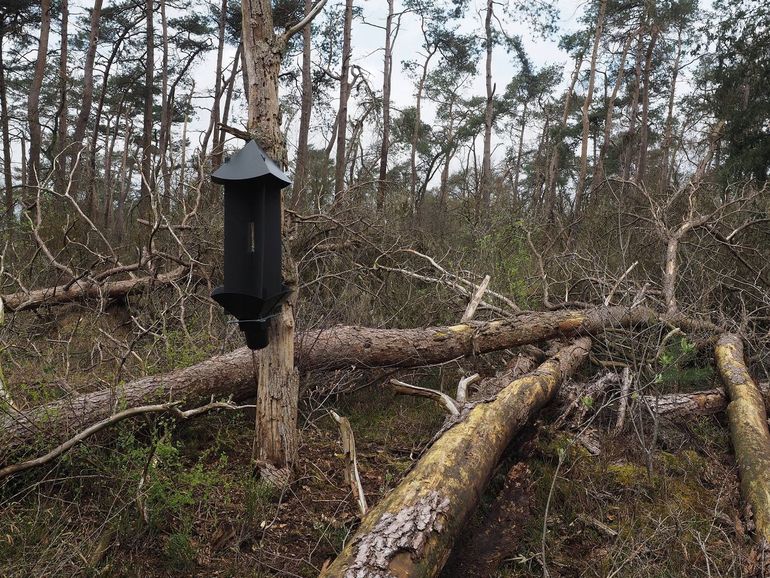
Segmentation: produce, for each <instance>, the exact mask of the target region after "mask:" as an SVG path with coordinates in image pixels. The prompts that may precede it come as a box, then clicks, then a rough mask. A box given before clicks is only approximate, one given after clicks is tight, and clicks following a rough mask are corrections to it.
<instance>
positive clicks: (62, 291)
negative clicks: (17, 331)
mask: <svg viewBox="0 0 770 578" xmlns="http://www.w3.org/2000/svg"><path fill="white" fill-rule="evenodd" d="M188 271H189V268H188V267H185V266H179V267H177V268H175V269H173V270H172V271H169V272H168V273H161V274H159V275H154V276H153V275H148V276H146V277H135V278H133V279H123V280H119V281H102V282H96V283H95V282H93V281H89V280H87V279H81V280H78V281H75V282H73V283H68V284H66V285H57V286H55V287H45V288H44V289H34V290H32V291H19V292H17V293H9V294H7V295H0V300H1V301H2V302H3V303H4V304H5V308H6V309H7V310H8V311H26V310H30V309H37V308H38V307H42V306H43V305H62V304H64V303H72V302H73V301H82V300H84V299H102V298H111V299H117V298H119V297H125V296H126V295H129V294H131V293H135V292H136V291H140V290H143V289H144V288H146V287H153V286H156V285H167V284H169V283H173V282H174V281H177V280H179V279H181V278H182V277H184V276H185V275H186V274H187V272H188Z"/></svg>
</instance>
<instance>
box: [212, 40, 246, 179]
mask: <svg viewBox="0 0 770 578" xmlns="http://www.w3.org/2000/svg"><path fill="white" fill-rule="evenodd" d="M242 52H243V42H239V43H238V47H237V48H236V49H235V56H234V57H233V68H232V69H231V70H230V78H229V79H228V80H227V94H226V95H225V105H224V109H223V110H222V122H223V123H225V124H227V121H228V119H229V118H230V103H231V102H232V101H233V91H234V90H235V77H236V75H237V74H238V70H239V68H238V65H239V63H240V62H241V53H242ZM225 137H226V134H225V131H224V129H220V131H219V141H218V142H219V150H218V151H216V152H215V156H214V157H212V163H214V166H219V165H221V164H222V155H223V154H224V147H225Z"/></svg>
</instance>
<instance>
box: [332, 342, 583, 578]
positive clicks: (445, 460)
mask: <svg viewBox="0 0 770 578" xmlns="http://www.w3.org/2000/svg"><path fill="white" fill-rule="evenodd" d="M590 347H591V340H590V339H589V338H581V339H578V340H577V341H576V342H575V343H574V344H573V345H571V346H568V347H565V348H564V349H562V350H561V351H560V352H558V353H557V354H556V355H555V356H554V357H552V358H551V359H549V360H547V361H546V362H545V363H543V364H542V365H541V366H540V367H538V369H537V370H536V371H534V372H533V373H531V374H529V375H526V376H524V377H522V378H520V379H517V380H515V381H512V382H511V383H510V384H509V385H508V386H507V387H506V388H505V389H503V390H502V391H501V392H500V394H499V395H498V396H497V398H496V399H494V400H493V401H490V402H481V403H478V404H476V405H475V406H474V407H472V408H469V409H468V411H467V412H466V413H465V414H464V416H462V418H461V419H460V421H458V422H457V423H456V424H455V425H453V426H452V427H451V428H449V429H448V430H447V431H446V432H445V433H444V434H443V435H442V436H441V437H439V438H438V439H437V440H436V441H435V443H434V444H433V445H432V446H431V447H430V449H428V451H427V452H426V453H425V455H423V457H422V458H421V459H420V460H419V461H418V462H417V464H416V465H415V466H414V468H413V469H412V471H411V472H409V474H407V476H406V477H405V478H404V479H403V481H402V482H401V483H400V484H399V485H398V486H397V487H396V488H395V489H394V490H393V491H392V492H391V493H390V494H389V495H388V496H386V497H385V498H384V499H383V500H381V501H380V503H379V504H377V506H375V507H374V508H373V509H371V510H370V511H369V513H368V514H367V515H366V516H365V517H364V519H363V520H362V522H361V526H360V527H359V529H358V531H357V532H356V534H355V536H354V537H353V538H352V539H351V540H350V542H349V543H348V544H347V546H346V547H345V548H344V549H343V551H342V553H341V554H340V555H339V556H338V557H337V559H336V560H335V561H334V562H333V563H332V564H331V565H330V566H329V567H328V568H327V569H326V570H325V571H323V572H322V573H321V576H322V577H323V578H343V577H344V578H358V577H361V578H363V577H368V578H386V577H393V576H409V577H410V578H417V577H428V576H437V575H438V573H439V572H440V571H441V568H442V567H443V565H444V563H445V561H446V559H447V556H448V555H449V553H450V551H451V549H452V545H453V543H454V540H455V538H456V537H457V535H458V533H459V532H460V530H461V529H462V527H463V524H464V523H465V520H466V518H467V517H468V515H469V514H470V513H471V512H472V511H473V509H474V507H475V506H476V503H477V501H478V498H479V496H481V494H482V493H483V491H484V488H485V487H486V485H487V483H488V481H489V478H490V476H491V475H492V471H493V469H494V467H495V465H496V464H497V462H498V460H499V459H500V456H501V455H502V453H503V451H504V450H505V448H506V446H507V445H508V444H509V443H510V442H511V440H512V439H513V437H514V435H515V434H516V433H517V432H518V431H519V429H520V428H521V427H522V426H523V425H524V424H526V422H527V421H528V420H529V419H531V418H532V416H533V415H535V414H536V413H537V412H538V410H539V409H540V408H542V407H543V406H544V405H545V404H547V403H548V402H549V401H550V400H551V399H552V398H553V397H554V395H555V394H556V391H557V390H558V388H559V385H560V383H561V382H562V380H563V379H564V378H565V377H566V376H568V375H570V374H571V373H573V372H574V370H575V369H576V368H577V367H578V366H579V365H580V363H581V362H582V361H583V360H584V359H585V358H586V357H587V355H588V350H589V349H590Z"/></svg>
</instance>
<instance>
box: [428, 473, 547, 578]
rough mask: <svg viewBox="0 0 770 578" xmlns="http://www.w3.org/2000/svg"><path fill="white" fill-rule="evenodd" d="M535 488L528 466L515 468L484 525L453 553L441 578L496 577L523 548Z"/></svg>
mask: <svg viewBox="0 0 770 578" xmlns="http://www.w3.org/2000/svg"><path fill="white" fill-rule="evenodd" d="M534 486H535V484H534V481H533V479H532V473H531V472H530V471H529V468H528V467H527V464H525V463H523V462H519V463H516V464H514V465H513V466H512V467H511V469H510V470H508V473H507V474H506V476H505V482H504V483H503V489H502V490H501V491H500V493H499V494H498V495H497V496H495V499H494V501H493V502H492V505H491V506H490V507H489V511H488V512H487V514H486V515H485V516H484V520H483V522H482V523H481V524H480V526H479V527H478V528H477V529H476V531H474V532H473V533H472V534H470V535H469V536H468V541H467V542H461V543H460V544H459V545H458V548H455V549H454V551H453V552H452V556H451V558H450V559H449V562H447V566H446V568H445V569H444V572H443V573H442V576H443V577H444V578H465V577H466V576H494V575H495V572H497V569H498V568H499V567H500V565H501V564H502V563H503V560H504V559H505V558H507V557H509V556H514V555H515V554H516V552H517V551H519V548H521V541H522V538H523V537H524V530H525V527H526V525H527V524H528V523H529V522H530V521H531V520H532V518H533V515H534V504H535V493H534ZM467 534H468V532H467V531H466V532H465V533H464V535H467Z"/></svg>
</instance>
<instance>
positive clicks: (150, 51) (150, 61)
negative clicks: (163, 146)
mask: <svg viewBox="0 0 770 578" xmlns="http://www.w3.org/2000/svg"><path fill="white" fill-rule="evenodd" d="M153 10H154V8H153V0H146V3H145V15H146V24H147V37H146V42H147V54H146V55H145V64H144V114H143V120H142V184H141V192H140V194H139V195H140V196H139V207H138V212H139V217H140V218H143V219H149V215H150V208H151V203H152V200H151V198H150V197H151V195H152V145H153V140H152V136H153V135H152V124H153V123H152V112H153V110H152V109H153V84H154V80H155V29H154V26H153V20H154V14H153Z"/></svg>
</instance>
